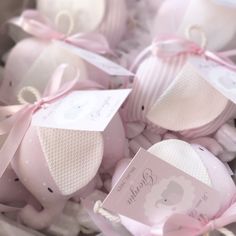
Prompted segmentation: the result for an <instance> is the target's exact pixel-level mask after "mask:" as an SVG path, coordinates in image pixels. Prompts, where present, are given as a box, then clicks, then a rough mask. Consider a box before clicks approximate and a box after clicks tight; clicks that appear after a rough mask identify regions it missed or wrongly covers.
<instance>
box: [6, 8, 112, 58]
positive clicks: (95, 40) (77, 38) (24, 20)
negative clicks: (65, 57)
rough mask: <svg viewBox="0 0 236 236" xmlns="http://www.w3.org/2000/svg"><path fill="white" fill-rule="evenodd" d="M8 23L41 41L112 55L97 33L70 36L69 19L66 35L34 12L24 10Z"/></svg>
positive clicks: (63, 13)
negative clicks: (55, 42)
mask: <svg viewBox="0 0 236 236" xmlns="http://www.w3.org/2000/svg"><path fill="white" fill-rule="evenodd" d="M65 14H66V13H65V12H61V13H59V15H58V17H57V19H56V21H59V20H60V17H61V16H62V15H65ZM9 23H11V24H13V25H16V26H17V27H20V28H21V29H22V30H24V31H25V32H27V33H28V34H30V35H32V36H35V37H37V38H40V39H43V40H61V41H65V42H66V43H68V44H71V45H74V46H76V47H81V48H84V49H86V50H89V51H93V52H95V53H99V54H105V53H109V54H113V52H112V50H111V49H110V46H109V43H108V42H107V40H106V38H105V37H104V36H103V35H101V34H98V33H79V34H75V35H72V36H69V34H70V33H71V31H72V28H74V25H73V24H74V22H73V19H70V25H69V29H68V32H67V34H63V33H60V32H58V31H57V30H56V26H55V25H54V24H53V23H52V22H51V21H50V20H49V19H47V18H45V17H43V16H41V15H40V13H39V12H37V11H35V10H26V11H24V12H23V13H22V15H21V16H20V17H18V18H14V19H12V20H10V21H9Z"/></svg>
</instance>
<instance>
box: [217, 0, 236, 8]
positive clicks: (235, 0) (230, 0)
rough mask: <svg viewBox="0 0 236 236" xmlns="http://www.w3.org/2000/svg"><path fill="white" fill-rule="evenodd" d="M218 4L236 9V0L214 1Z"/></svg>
mask: <svg viewBox="0 0 236 236" xmlns="http://www.w3.org/2000/svg"><path fill="white" fill-rule="evenodd" d="M214 1H215V2H216V3H217V4H221V5H225V6H227V7H236V0H214Z"/></svg>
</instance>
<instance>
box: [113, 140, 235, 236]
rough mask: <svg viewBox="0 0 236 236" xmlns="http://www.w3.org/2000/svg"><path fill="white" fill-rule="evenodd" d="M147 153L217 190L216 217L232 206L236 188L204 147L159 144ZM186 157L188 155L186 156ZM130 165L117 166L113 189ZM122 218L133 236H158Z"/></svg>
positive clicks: (123, 161) (178, 143)
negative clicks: (219, 200) (219, 203)
mask: <svg viewBox="0 0 236 236" xmlns="http://www.w3.org/2000/svg"><path fill="white" fill-rule="evenodd" d="M148 151H149V152H150V153H152V154H154V155H156V156H158V158H161V159H162V160H164V161H166V162H168V163H169V164H171V165H173V166H175V167H177V168H179V169H180V170H182V171H184V172H185V173H187V174H189V175H191V176H193V177H194V178H196V179H198V180H200V181H202V182H203V183H205V184H207V185H208V186H210V187H211V188H213V189H215V190H217V192H218V193H219V194H220V199H221V207H220V210H219V211H218V212H215V215H219V214H222V213H223V212H224V211H225V210H226V209H227V208H228V207H229V206H230V204H231V203H232V200H233V197H234V195H235V191H236V188H235V184H234V182H233V180H232V178H231V176H230V175H229V173H228V171H227V169H226V167H225V166H224V165H223V164H222V163H221V162H220V161H219V160H218V159H217V158H216V157H215V156H214V155H212V154H211V153H210V152H209V151H208V150H206V149H205V148H204V147H202V146H199V145H196V144H193V145H190V144H188V143H186V142H184V141H181V140H174V139H172V140H166V141H162V142H160V143H157V144H155V145H153V146H152V147H151V148H150V149H149V150H148ZM183 153H185V154H186V155H183ZM128 163H129V161H128V160H127V161H126V160H122V161H121V162H120V163H119V164H118V166H117V169H116V171H115V174H114V177H113V181H112V183H113V185H114V184H115V183H116V182H117V180H118V179H119V176H120V174H121V173H122V172H123V171H124V169H125V168H126V167H127V165H128ZM192 163H195V164H194V165H193V164H192ZM120 217H121V220H122V223H123V225H124V226H125V227H126V228H127V229H128V230H129V231H130V232H131V233H132V234H133V235H134V236H150V235H151V236H154V235H159V234H156V233H154V232H153V229H152V228H150V227H148V226H146V225H143V224H141V223H139V222H136V221H134V220H132V219H129V218H127V217H123V216H120ZM196 235H197V234H196Z"/></svg>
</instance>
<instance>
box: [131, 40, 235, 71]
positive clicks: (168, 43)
mask: <svg viewBox="0 0 236 236" xmlns="http://www.w3.org/2000/svg"><path fill="white" fill-rule="evenodd" d="M150 51H152V52H153V54H154V55H156V56H158V57H160V58H163V59H165V58H170V57H175V56H179V55H181V54H183V53H188V54H194V55H199V56H205V58H206V59H209V60H212V61H215V62H217V63H219V64H221V65H223V66H225V67H227V68H228V69H230V70H233V71H236V65H234V64H232V63H231V62H230V60H229V59H228V58H227V57H230V56H234V55H236V50H231V51H225V52H219V53H214V52H211V51H208V50H205V49H204V48H201V47H200V46H199V45H198V44H196V43H195V42H193V41H190V40H187V39H184V38H179V37H176V36H163V37H160V38H157V39H155V40H154V41H153V43H152V45H151V46H150V47H148V48H146V49H145V50H144V51H143V52H142V53H141V54H140V55H139V56H138V57H137V59H136V60H135V62H134V63H133V65H132V66H131V68H130V70H131V71H134V70H135V69H136V68H137V66H138V65H139V63H140V62H141V61H142V60H143V59H144V58H146V57H147V56H148V55H149V54H150Z"/></svg>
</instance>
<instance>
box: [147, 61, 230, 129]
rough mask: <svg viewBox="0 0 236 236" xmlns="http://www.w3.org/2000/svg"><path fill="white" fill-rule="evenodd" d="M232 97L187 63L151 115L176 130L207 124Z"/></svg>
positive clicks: (149, 115) (150, 117)
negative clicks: (218, 89) (214, 86)
mask: <svg viewBox="0 0 236 236" xmlns="http://www.w3.org/2000/svg"><path fill="white" fill-rule="evenodd" d="M227 104H228V99H227V98H226V97H225V96H223V95H222V94H221V93H220V92H218V91H217V90H216V89H215V88H213V87H212V86H211V85H210V84H209V83H208V82H207V81H205V80H204V78H202V77H201V76H200V74H199V73H198V72H197V71H196V70H195V69H194V67H193V66H192V65H191V64H190V63H186V64H185V65H184V67H183V68H182V70H181V71H180V73H179V74H178V75H177V76H176V79H175V80H174V82H173V83H172V84H171V85H170V86H169V87H168V89H167V90H166V91H165V92H164V93H163V94H162V95H161V96H160V98H159V99H158V100H157V101H156V102H155V103H154V105H153V106H152V107H151V109H150V110H149V112H148V113H147V118H148V119H149V120H150V121H151V122H153V123H154V124H156V125H159V126H161V127H163V128H166V129H169V130H173V131H183V130H188V129H193V128H199V127H201V126H204V125H206V124H208V123H210V122H211V121H213V120H214V119H216V118H217V117H218V116H219V115H220V114H221V113H222V112H223V111H224V109H225V107H226V106H227Z"/></svg>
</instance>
